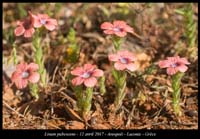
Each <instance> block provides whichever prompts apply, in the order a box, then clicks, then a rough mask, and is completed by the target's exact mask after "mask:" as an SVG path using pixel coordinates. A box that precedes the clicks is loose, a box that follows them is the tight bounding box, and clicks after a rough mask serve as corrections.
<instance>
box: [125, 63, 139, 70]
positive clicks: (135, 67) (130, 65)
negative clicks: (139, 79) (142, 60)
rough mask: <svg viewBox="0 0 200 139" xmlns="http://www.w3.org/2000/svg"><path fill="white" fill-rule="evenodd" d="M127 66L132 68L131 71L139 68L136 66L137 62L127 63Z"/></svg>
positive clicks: (129, 68)
mask: <svg viewBox="0 0 200 139" xmlns="http://www.w3.org/2000/svg"><path fill="white" fill-rule="evenodd" d="M126 68H127V69H128V70H130V71H135V70H136V69H137V66H136V65H135V64H133V63H128V64H127V65H126Z"/></svg>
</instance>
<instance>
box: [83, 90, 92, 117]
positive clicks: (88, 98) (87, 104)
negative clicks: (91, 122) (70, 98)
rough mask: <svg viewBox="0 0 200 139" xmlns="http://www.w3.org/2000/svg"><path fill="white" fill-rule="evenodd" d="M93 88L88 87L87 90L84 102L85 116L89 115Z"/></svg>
mask: <svg viewBox="0 0 200 139" xmlns="http://www.w3.org/2000/svg"><path fill="white" fill-rule="evenodd" d="M92 94H93V88H92V87H88V88H87V89H86V92H85V99H84V102H83V113H82V114H83V117H87V116H88V114H89V111H90V109H91V104H92Z"/></svg>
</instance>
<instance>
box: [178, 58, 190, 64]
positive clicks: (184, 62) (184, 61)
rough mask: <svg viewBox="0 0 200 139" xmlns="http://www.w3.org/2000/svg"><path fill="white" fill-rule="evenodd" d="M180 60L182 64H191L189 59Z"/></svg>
mask: <svg viewBox="0 0 200 139" xmlns="http://www.w3.org/2000/svg"><path fill="white" fill-rule="evenodd" d="M179 61H180V62H181V63H182V64H190V62H188V60H187V59H186V58H180V59H179Z"/></svg>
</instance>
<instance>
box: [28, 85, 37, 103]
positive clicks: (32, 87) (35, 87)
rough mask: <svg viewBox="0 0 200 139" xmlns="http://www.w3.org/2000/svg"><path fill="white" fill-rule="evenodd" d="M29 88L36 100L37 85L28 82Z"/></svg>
mask: <svg viewBox="0 0 200 139" xmlns="http://www.w3.org/2000/svg"><path fill="white" fill-rule="evenodd" d="M29 88H30V90H31V94H32V96H33V97H35V98H36V100H38V99H39V94H38V85H37V84H30V85H29Z"/></svg>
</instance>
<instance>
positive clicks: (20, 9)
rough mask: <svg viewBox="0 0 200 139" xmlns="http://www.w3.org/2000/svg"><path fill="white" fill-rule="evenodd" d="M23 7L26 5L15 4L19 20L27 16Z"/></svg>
mask: <svg viewBox="0 0 200 139" xmlns="http://www.w3.org/2000/svg"><path fill="white" fill-rule="evenodd" d="M25 6H26V3H17V9H18V13H19V17H20V19H22V18H24V17H25V16H27V11H26V9H25V8H24V7H25Z"/></svg>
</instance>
